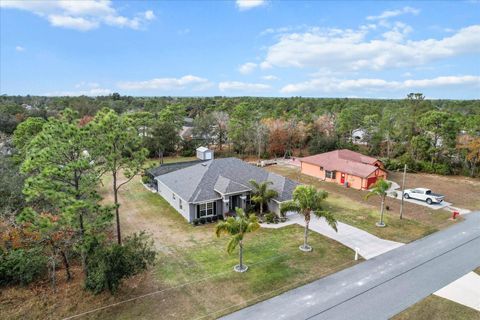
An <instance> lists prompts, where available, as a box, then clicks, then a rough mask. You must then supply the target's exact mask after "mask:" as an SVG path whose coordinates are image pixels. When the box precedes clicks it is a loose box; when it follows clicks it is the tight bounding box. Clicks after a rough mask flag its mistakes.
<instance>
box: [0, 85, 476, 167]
mask: <svg viewBox="0 0 480 320" xmlns="http://www.w3.org/2000/svg"><path fill="white" fill-rule="evenodd" d="M65 107H68V108H72V109H73V110H76V111H77V112H78V114H79V116H80V117H82V118H84V119H85V121H88V119H89V118H91V117H93V116H94V115H95V114H96V113H97V112H98V111H99V110H101V109H102V108H105V107H108V108H110V109H112V110H115V111H116V112H117V113H118V114H124V115H126V116H128V117H129V118H130V119H132V121H134V123H135V124H136V126H137V128H139V129H140V131H141V132H140V134H141V135H142V140H143V145H144V147H145V148H146V149H147V150H148V152H149V155H150V156H151V157H160V158H161V157H162V156H163V155H164V154H176V153H180V154H182V155H185V156H187V155H193V151H194V149H195V148H196V147H197V146H199V145H208V146H211V147H214V148H215V149H217V151H218V152H219V153H223V154H225V155H236V156H241V157H244V156H255V157H257V158H271V157H284V156H292V155H293V156H304V155H308V154H315V153H320V152H325V151H330V150H334V149H338V148H349V149H353V150H358V151H361V152H363V153H366V154H369V155H372V156H376V157H380V158H382V159H383V160H384V161H385V163H386V165H387V168H389V169H393V170H396V169H399V168H402V167H403V165H404V164H407V165H408V169H409V170H410V171H422V172H429V173H439V174H462V175H470V176H478V174H479V170H478V165H479V162H480V150H479V149H480V138H479V136H480V101H479V100H428V99H425V97H424V96H423V95H422V94H420V93H411V94H409V95H407V96H406V98H405V99H398V100H381V99H329V98H322V99H317V98H301V97H293V98H259V97H233V98H228V97H183V98H180V97H129V96H121V95H119V94H112V95H110V96H105V97H96V98H92V97H33V96H26V97H15V96H1V97H0V126H1V128H2V131H4V133H5V134H11V133H12V132H13V131H14V130H15V128H16V126H17V125H18V123H21V122H22V121H24V120H25V119H26V118H28V117H31V116H37V117H42V118H44V119H45V118H48V116H56V115H57V114H58V112H60V111H61V110H63V109H64V108H65ZM184 117H189V118H192V119H193V128H192V134H191V136H190V137H188V138H184V137H181V136H180V135H179V132H181V129H182V126H183V125H184V123H183V122H184V121H183V118H184ZM358 131H360V132H361V133H362V141H361V143H358V141H355V139H354V135H355V132H358ZM218 152H217V153H218Z"/></svg>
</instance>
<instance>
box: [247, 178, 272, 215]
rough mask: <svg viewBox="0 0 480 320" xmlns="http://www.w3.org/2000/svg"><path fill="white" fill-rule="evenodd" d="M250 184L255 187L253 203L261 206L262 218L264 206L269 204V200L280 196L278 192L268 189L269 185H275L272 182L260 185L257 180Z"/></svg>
mask: <svg viewBox="0 0 480 320" xmlns="http://www.w3.org/2000/svg"><path fill="white" fill-rule="evenodd" d="M249 182H250V184H251V185H252V186H253V197H252V201H253V202H255V203H257V204H259V205H260V216H262V215H263V206H264V205H265V204H266V203H268V201H269V200H271V199H273V198H275V197H276V196H278V192H277V191H275V190H273V189H269V188H268V186H269V185H271V184H273V182H271V181H264V182H261V183H258V182H257V181H255V180H250V181H249Z"/></svg>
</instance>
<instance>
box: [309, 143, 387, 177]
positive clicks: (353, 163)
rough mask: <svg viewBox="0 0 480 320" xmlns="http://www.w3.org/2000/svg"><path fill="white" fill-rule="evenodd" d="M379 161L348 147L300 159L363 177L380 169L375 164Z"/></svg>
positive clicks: (329, 169) (331, 169)
mask: <svg viewBox="0 0 480 320" xmlns="http://www.w3.org/2000/svg"><path fill="white" fill-rule="evenodd" d="M377 161H379V160H378V159H375V158H372V157H368V156H364V155H363V154H361V153H358V152H354V151H351V150H348V149H342V150H335V151H330V152H326V153H321V154H316V155H314V156H310V157H305V158H302V159H300V162H306V163H310V164H313V165H317V166H320V167H323V168H324V170H328V171H340V172H345V173H348V174H352V175H355V176H358V177H362V178H366V177H368V176H369V175H371V174H372V173H373V172H375V170H377V169H378V167H376V166H374V165H373V164H374V163H375V162H377Z"/></svg>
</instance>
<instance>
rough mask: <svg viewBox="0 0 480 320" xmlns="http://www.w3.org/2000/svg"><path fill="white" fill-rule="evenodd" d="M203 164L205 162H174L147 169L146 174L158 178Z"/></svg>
mask: <svg viewBox="0 0 480 320" xmlns="http://www.w3.org/2000/svg"><path fill="white" fill-rule="evenodd" d="M201 162H205V160H192V161H183V162H174V163H164V164H162V165H160V166H158V167H155V168H151V169H148V170H147V172H148V173H149V174H150V175H152V176H153V177H158V176H161V175H163V174H167V173H170V172H173V171H177V170H180V169H183V168H186V167H190V166H193V165H195V164H199V163H201Z"/></svg>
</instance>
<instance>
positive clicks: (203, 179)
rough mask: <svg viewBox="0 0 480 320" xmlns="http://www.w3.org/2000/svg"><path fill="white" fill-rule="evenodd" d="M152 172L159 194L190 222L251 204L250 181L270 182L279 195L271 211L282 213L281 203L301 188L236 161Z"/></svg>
mask: <svg viewBox="0 0 480 320" xmlns="http://www.w3.org/2000/svg"><path fill="white" fill-rule="evenodd" d="M161 168H162V167H159V168H156V169H152V170H150V173H151V174H157V176H156V177H155V181H156V189H157V192H158V193H159V194H160V195H161V196H162V197H163V198H164V199H165V200H166V201H167V202H168V203H169V204H170V205H171V206H172V207H173V208H175V210H177V211H178V212H179V213H180V214H181V215H182V216H183V217H184V218H185V219H187V220H188V221H189V222H193V221H194V220H195V219H200V218H208V217H213V216H225V215H227V214H229V213H234V212H235V209H236V208H243V209H245V208H246V207H247V206H248V205H249V204H250V195H251V193H252V188H251V185H250V183H249V180H251V179H253V180H255V181H257V182H263V181H271V182H272V183H273V184H272V185H270V188H271V189H274V190H276V191H277V192H278V196H277V197H275V198H274V199H272V200H271V201H269V203H268V209H269V210H270V211H271V212H275V213H276V214H280V204H281V203H282V202H284V201H287V200H291V199H292V193H293V190H294V189H295V187H296V186H297V185H298V183H297V182H294V181H292V180H290V179H287V178H285V177H283V176H280V175H278V174H275V173H272V172H268V171H266V170H264V169H262V168H258V167H256V166H253V165H250V164H248V163H246V162H244V161H242V160H240V159H237V158H224V159H214V160H207V161H195V162H190V163H188V164H179V165H178V167H177V169H176V168H174V166H173V165H169V166H164V169H163V171H162V169H161Z"/></svg>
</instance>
